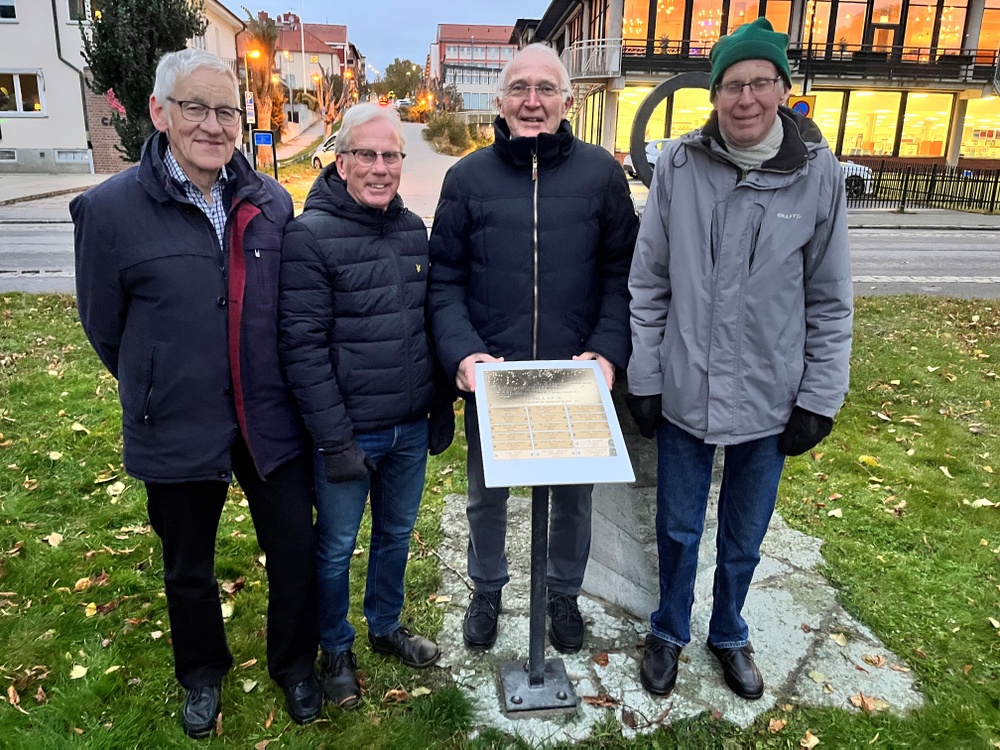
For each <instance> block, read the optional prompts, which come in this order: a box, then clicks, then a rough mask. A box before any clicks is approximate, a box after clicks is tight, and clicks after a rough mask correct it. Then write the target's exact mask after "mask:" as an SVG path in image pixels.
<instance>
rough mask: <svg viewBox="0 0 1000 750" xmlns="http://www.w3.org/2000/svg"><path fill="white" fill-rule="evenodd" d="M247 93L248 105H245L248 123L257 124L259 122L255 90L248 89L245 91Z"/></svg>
mask: <svg viewBox="0 0 1000 750" xmlns="http://www.w3.org/2000/svg"><path fill="white" fill-rule="evenodd" d="M245 94H246V107H245V109H246V116H247V125H256V124H257V109H256V107H255V106H254V101H253V92H252V91H247V92H245Z"/></svg>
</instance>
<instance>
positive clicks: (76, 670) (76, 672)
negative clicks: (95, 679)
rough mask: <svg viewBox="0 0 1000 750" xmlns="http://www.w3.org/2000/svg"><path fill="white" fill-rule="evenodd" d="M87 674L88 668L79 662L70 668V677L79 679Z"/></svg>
mask: <svg viewBox="0 0 1000 750" xmlns="http://www.w3.org/2000/svg"><path fill="white" fill-rule="evenodd" d="M86 676H87V668H86V667H82V666H80V665H79V664H74V665H73V668H72V669H71V670H69V678H70V679H71V680H79V679H80V678H81V677H86Z"/></svg>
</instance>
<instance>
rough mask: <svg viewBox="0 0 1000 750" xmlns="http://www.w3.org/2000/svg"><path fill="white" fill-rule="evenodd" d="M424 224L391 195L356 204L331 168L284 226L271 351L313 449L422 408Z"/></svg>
mask: <svg viewBox="0 0 1000 750" xmlns="http://www.w3.org/2000/svg"><path fill="white" fill-rule="evenodd" d="M427 266H428V263H427V230H426V229H425V227H424V223H423V221H422V220H421V219H420V217H418V216H416V215H415V214H412V213H410V211H408V210H407V209H405V208H404V207H403V201H402V199H401V198H400V197H399V196H398V195H397V196H396V197H395V198H393V200H392V203H391V204H389V208H388V209H387V210H386V211H379V210H376V209H372V208H368V207H365V206H362V205H360V204H359V203H357V202H355V201H354V199H353V198H351V196H350V195H348V193H347V186H346V185H345V184H344V181H343V180H342V179H341V177H340V175H338V174H337V169H336V167H335V166H333V165H331V166H330V167H328V168H327V169H326V170H324V171H323V172H322V174H321V175H320V176H319V177H318V178H317V180H316V183H315V184H314V185H313V187H312V190H310V192H309V195H308V197H307V198H306V204H305V211H304V212H303V213H302V215H301V216H299V217H298V218H297V219H295V220H294V221H292V222H290V223H289V224H288V226H287V227H286V229H285V239H284V243H283V244H282V251H281V281H280V284H281V296H280V300H279V318H280V327H281V340H280V343H279V350H280V353H281V361H282V364H283V365H284V367H285V377H286V378H287V380H288V384H289V385H290V386H291V388H292V392H293V393H294V394H295V398H296V400H297V401H298V403H299V408H300V409H301V411H302V416H303V418H304V419H305V422H306V427H307V428H308V430H309V432H310V434H311V435H312V438H313V440H314V442H315V443H316V445H317V447H319V448H320V450H323V451H327V452H330V451H334V450H337V449H339V448H342V447H344V446H346V445H348V444H350V443H351V442H352V441H353V440H354V435H355V434H359V433H364V432H371V431H373V430H381V429H387V428H390V427H394V426H396V425H398V424H400V423H402V422H405V421H407V420H410V419H415V418H417V417H423V416H426V415H427V412H428V411H429V409H430V406H431V401H432V398H433V391H434V389H433V385H432V382H431V370H432V362H433V360H432V358H431V356H430V352H429V346H428V337H427V332H426V321H425V314H424V301H425V297H426V291H427Z"/></svg>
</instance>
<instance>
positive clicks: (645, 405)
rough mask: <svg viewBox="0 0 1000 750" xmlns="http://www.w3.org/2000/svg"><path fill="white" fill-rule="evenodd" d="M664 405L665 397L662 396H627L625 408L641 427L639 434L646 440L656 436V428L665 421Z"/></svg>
mask: <svg viewBox="0 0 1000 750" xmlns="http://www.w3.org/2000/svg"><path fill="white" fill-rule="evenodd" d="M662 404H663V397H662V396H660V394H656V395H655V396H633V395H632V394H631V393H630V394H628V395H627V396H625V406H627V407H628V411H629V414H631V415H632V419H634V420H635V423H636V425H637V426H638V427H639V434H640V435H642V436H643V437H644V438H651V437H655V436H656V428H657V427H658V426H659V425H660V423H661V422H662V421H663V413H662Z"/></svg>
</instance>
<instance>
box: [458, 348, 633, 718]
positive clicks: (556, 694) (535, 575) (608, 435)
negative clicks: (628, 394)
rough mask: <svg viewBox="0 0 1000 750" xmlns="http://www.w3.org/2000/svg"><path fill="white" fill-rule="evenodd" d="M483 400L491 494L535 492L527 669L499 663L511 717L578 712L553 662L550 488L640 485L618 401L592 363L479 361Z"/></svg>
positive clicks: (562, 670)
mask: <svg viewBox="0 0 1000 750" xmlns="http://www.w3.org/2000/svg"><path fill="white" fill-rule="evenodd" d="M475 393H476V409H477V412H478V415H479V433H480V438H481V445H482V451H483V473H484V475H485V480H486V482H485V483H486V486H487V487H508V486H510V485H522V486H523V485H530V486H531V619H530V625H529V630H528V633H529V640H528V661H527V662H523V661H513V662H506V663H504V664H501V665H500V683H501V686H502V688H503V704H504V710H505V711H506V712H507V713H509V714H512V715H514V716H517V715H525V714H526V713H528V712H531V711H553V710H556V711H573V710H575V709H576V706H577V703H578V701H577V697H576V691H575V690H574V689H573V684H572V683H571V682H570V680H569V677H568V676H567V675H566V667H565V665H564V664H563V661H562V659H546V658H545V609H546V599H547V597H546V588H545V568H546V563H547V562H548V533H549V487H551V486H552V485H558V484H591V483H594V482H634V481H635V474H634V473H633V471H632V464H631V462H630V461H629V458H628V452H627V451H626V449H625V439H624V437H623V436H622V432H621V427H620V426H619V424H618V418H617V416H616V414H615V409H614V406H613V404H612V402H611V393H610V391H609V390H608V386H607V383H606V382H605V380H604V375H603V374H602V373H601V370H600V367H599V366H598V364H597V362H595V361H593V360H591V361H539V362H498V363H479V364H477V365H476V391H475Z"/></svg>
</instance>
